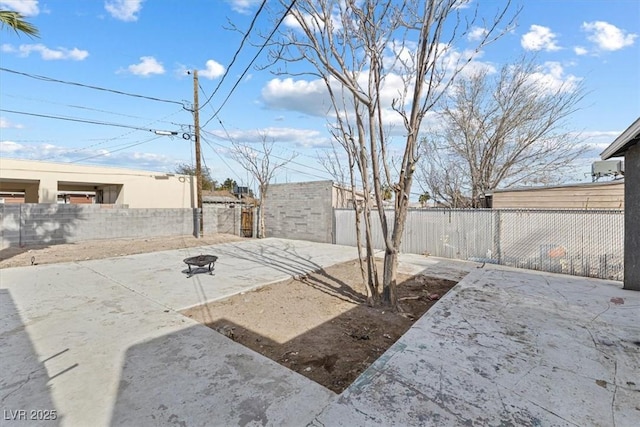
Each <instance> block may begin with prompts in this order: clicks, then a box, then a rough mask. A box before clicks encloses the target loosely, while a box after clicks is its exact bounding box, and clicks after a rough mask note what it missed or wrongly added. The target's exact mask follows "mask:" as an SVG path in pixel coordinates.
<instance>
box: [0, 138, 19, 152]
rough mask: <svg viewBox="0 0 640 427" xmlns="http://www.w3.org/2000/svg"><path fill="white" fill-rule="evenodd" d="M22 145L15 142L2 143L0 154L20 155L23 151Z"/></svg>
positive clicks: (0, 144) (0, 143)
mask: <svg viewBox="0 0 640 427" xmlns="http://www.w3.org/2000/svg"><path fill="white" fill-rule="evenodd" d="M23 147H24V146H23V145H22V144H18V143H17V142H13V141H0V153H2V154H5V155H7V154H13V155H15V154H16V153H19V152H20V151H21V150H22V149H23Z"/></svg>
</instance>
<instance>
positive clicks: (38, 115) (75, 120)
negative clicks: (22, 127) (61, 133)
mask: <svg viewBox="0 0 640 427" xmlns="http://www.w3.org/2000/svg"><path fill="white" fill-rule="evenodd" d="M0 111H3V112H5V113H13V114H22V115H25V116H34V117H43V118H46V119H56V120H66V121H69V122H79V123H88V124H92V125H101V126H113V127H120V128H127V129H135V130H143V131H147V132H153V129H148V128H142V127H139V126H131V125H123V124H118V123H109V122H101V121H97V120H87V119H79V118H76V117H64V116H52V115H48V114H37V113H27V112H26V111H16V110H7V109H4V108H0Z"/></svg>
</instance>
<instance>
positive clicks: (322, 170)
mask: <svg viewBox="0 0 640 427" xmlns="http://www.w3.org/2000/svg"><path fill="white" fill-rule="evenodd" d="M218 122H219V123H220V126H221V127H222V130H223V131H224V133H225V134H226V135H227V140H229V141H230V142H231V143H234V141H233V138H232V137H231V135H230V134H229V132H228V131H227V128H226V127H225V126H224V124H223V123H222V120H220V119H218ZM202 132H205V133H208V134H210V135H211V136H213V137H216V138H220V137H219V136H217V135H215V134H214V133H212V132H209V131H206V130H202ZM225 148H227V147H225ZM255 150H256V151H257V152H259V153H262V154H265V153H264V152H262V151H260V150H258V149H255ZM271 156H272V157H273V158H274V159H278V160H284V161H289V163H292V164H294V165H298V166H302V167H304V168H307V169H311V170H315V171H316V172H320V173H326V174H329V172H327V171H326V170H324V169H320V168H316V167H313V166H309V165H307V164H304V163H300V162H296V161H295V160H289V159H287V158H285V157H280V156H277V155H275V154H271ZM329 175H330V174H329ZM322 179H326V177H323V178H322Z"/></svg>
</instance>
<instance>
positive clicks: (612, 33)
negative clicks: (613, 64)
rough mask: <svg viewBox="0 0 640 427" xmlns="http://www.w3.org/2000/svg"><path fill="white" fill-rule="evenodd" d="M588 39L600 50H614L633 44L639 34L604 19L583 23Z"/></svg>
mask: <svg viewBox="0 0 640 427" xmlns="http://www.w3.org/2000/svg"><path fill="white" fill-rule="evenodd" d="M582 30H583V31H585V32H586V33H587V34H588V35H587V39H588V40H589V41H590V42H592V43H594V44H595V45H596V46H597V47H598V48H599V49H600V50H607V51H614V50H620V49H622V48H624V47H626V46H631V45H633V43H634V41H635V39H636V37H638V35H637V34H629V33H627V32H626V31H624V30H621V29H620V28H618V27H616V26H615V25H612V24H609V23H608V22H604V21H595V22H585V23H583V24H582Z"/></svg>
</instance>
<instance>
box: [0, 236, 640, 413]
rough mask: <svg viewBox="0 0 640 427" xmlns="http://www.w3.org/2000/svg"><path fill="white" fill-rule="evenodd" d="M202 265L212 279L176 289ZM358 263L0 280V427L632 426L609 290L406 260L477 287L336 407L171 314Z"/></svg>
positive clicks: (337, 252) (627, 372)
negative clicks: (36, 417) (52, 414)
mask: <svg viewBox="0 0 640 427" xmlns="http://www.w3.org/2000/svg"><path fill="white" fill-rule="evenodd" d="M200 253H213V254H215V255H218V256H219V261H218V262H217V263H216V269H215V275H214V276H209V275H208V274H196V275H195V276H194V277H192V278H190V279H186V278H185V274H184V272H183V271H184V270H185V265H184V264H183V263H182V259H183V258H186V257H188V256H192V255H198V254H200ZM355 256H356V251H355V248H350V247H343V246H336V245H327V244H316V243H309V242H303V241H288V240H282V239H264V240H256V241H247V242H242V243H233V244H224V245H217V246H213V247H205V248H197V249H190V250H178V251H165V252H159V253H153V254H142V255H134V256H127V257H120V258H112V259H108V260H96V261H85V262H78V263H66V264H55V265H42V266H33V267H24V268H13V269H5V270H0V407H1V408H2V411H3V413H2V414H1V416H2V418H0V425H20V421H17V420H15V422H12V419H15V418H17V417H16V415H19V414H21V413H20V412H17V411H20V410H25V411H26V413H25V416H26V417H29V415H30V413H29V411H31V410H43V411H46V410H55V411H56V420H54V421H42V422H41V423H40V424H41V425H64V426H86V425H92V426H96V425H97V426H101V425H105V426H106V425H114V426H120V425H136V426H141V425H169V424H178V425H186V426H192V425H196V426H197V425H203V426H204V425H305V424H308V423H311V424H315V425H349V426H353V425H371V424H379V425H393V424H395V425H500V424H501V423H502V424H503V425H616V426H625V425H627V426H632V425H633V426H636V425H638V423H639V422H640V403H639V402H640V322H639V320H640V293H638V292H632V291H623V290H622V289H621V284H620V283H616V282H606V281H601V280H590V279H581V278H575V277H568V276H560V275H552V274H537V273H533V272H529V271H524V270H515V269H506V268H497V267H494V266H486V267H485V268H477V267H478V264H474V263H464V262H459V261H451V260H444V259H437V258H426V257H422V256H418V255H403V256H402V257H401V270H402V271H404V272H407V273H416V272H420V271H424V272H425V274H428V275H432V276H437V277H444V278H454V279H459V278H461V277H463V276H464V275H465V274H466V273H467V272H471V273H470V274H468V275H467V276H466V277H465V278H464V280H462V281H461V282H460V283H459V284H458V286H456V287H455V288H454V289H453V290H452V292H450V293H448V294H447V295H446V297H444V298H443V299H442V300H441V301H440V302H439V303H438V304H437V305H436V306H434V308H433V309H432V310H431V311H429V312H428V313H427V314H426V315H425V316H424V317H422V318H421V319H419V320H418V322H416V324H415V326H414V327H413V328H412V329H411V330H410V331H409V332H408V333H407V334H405V335H404V336H403V337H402V338H401V340H400V341H399V342H397V343H396V344H395V345H394V346H393V347H392V348H390V349H389V350H388V351H387V352H386V353H385V354H384V355H383V356H382V357H381V358H380V359H379V360H378V361H377V362H375V363H374V365H373V366H372V367H371V368H369V369H368V370H367V371H365V373H364V374H363V375H361V377H360V378H359V379H358V380H357V381H356V382H355V383H354V384H353V385H352V386H351V387H350V388H349V389H347V390H346V391H345V392H344V393H343V394H341V395H339V396H338V395H335V394H334V393H332V392H331V391H329V390H327V389H325V388H323V387H321V386H320V385H318V384H316V383H314V382H312V381H310V380H308V379H306V378H304V377H302V376H300V375H298V374H296V373H294V372H292V371H289V370H288V369H286V368H284V367H282V366H280V365H278V364H276V363H275V362H272V361H271V360H269V359H266V358H264V357H262V356H261V355H259V354H256V353H254V352H252V351H251V350H248V349H246V348H245V347H242V346H241V345H239V344H237V343H235V342H234V341H231V340H229V339H227V338H225V337H223V336H222V335H220V334H218V333H216V332H215V331H213V330H211V329H209V328H207V327H205V326H203V325H200V324H198V323H196V322H195V321H193V320H191V319H188V318H186V317H184V316H182V315H181V314H179V313H178V310H181V309H184V308H187V307H191V306H194V305H199V304H202V303H204V302H206V301H212V300H216V299H220V298H225V297H227V296H229V295H232V294H235V293H238V292H243V291H247V290H249V289H252V288H255V287H258V286H262V285H264V284H267V283H272V282H276V281H280V280H282V279H286V278H288V277H291V276H292V275H295V274H301V273H305V272H309V271H312V270H315V269H318V268H321V267H327V266H330V265H333V264H336V263H340V262H343V261H347V260H350V259H353V258H355ZM27 419H28V418H27ZM34 424H38V423H34V422H30V423H28V425H34ZM22 425H27V424H26V423H24V422H23V423H22Z"/></svg>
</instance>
